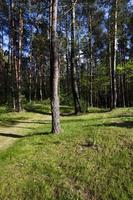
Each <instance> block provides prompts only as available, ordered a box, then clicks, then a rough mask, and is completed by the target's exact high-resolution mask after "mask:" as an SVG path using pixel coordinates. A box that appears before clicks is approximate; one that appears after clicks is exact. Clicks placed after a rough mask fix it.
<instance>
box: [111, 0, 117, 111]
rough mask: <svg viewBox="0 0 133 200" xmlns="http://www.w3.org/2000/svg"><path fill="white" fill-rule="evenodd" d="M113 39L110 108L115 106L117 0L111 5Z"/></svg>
mask: <svg viewBox="0 0 133 200" xmlns="http://www.w3.org/2000/svg"><path fill="white" fill-rule="evenodd" d="M112 14H113V26H114V28H113V33H112V35H113V41H112V52H111V55H112V89H113V105H112V108H116V106H117V83H116V64H117V63H116V52H117V28H118V27H117V26H118V22H117V20H118V0H115V1H114V5H113V13H112Z"/></svg>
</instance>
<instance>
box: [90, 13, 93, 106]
mask: <svg viewBox="0 0 133 200" xmlns="http://www.w3.org/2000/svg"><path fill="white" fill-rule="evenodd" d="M89 67H90V106H91V107H93V53H92V15H91V11H90V14H89Z"/></svg>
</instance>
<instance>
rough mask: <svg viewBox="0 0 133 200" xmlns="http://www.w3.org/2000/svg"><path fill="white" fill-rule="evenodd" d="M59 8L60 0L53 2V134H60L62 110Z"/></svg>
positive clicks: (51, 60)
mask: <svg viewBox="0 0 133 200" xmlns="http://www.w3.org/2000/svg"><path fill="white" fill-rule="evenodd" d="M57 8H58V0H51V13H50V15H51V20H50V21H51V38H50V39H51V48H50V65H51V92H52V93H51V111H52V133H56V134H58V133H60V130H61V127H60V110H59V94H58V89H59V62H58V43H57Z"/></svg>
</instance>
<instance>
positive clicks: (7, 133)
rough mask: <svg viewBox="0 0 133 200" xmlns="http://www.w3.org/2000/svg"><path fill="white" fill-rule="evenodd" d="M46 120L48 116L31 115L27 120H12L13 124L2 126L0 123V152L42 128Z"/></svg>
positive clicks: (48, 118)
mask: <svg viewBox="0 0 133 200" xmlns="http://www.w3.org/2000/svg"><path fill="white" fill-rule="evenodd" d="M46 120H50V116H46V115H41V114H33V116H32V117H31V118H29V119H28V120H17V121H15V120H14V121H13V122H15V123H11V124H8V123H7V124H6V123H5V122H4V124H3V123H2V122H1V121H0V151H1V150H4V149H7V148H8V147H9V146H10V145H12V144H13V143H14V142H15V141H16V140H18V139H19V138H21V137H23V136H24V135H27V134H32V131H35V129H37V128H39V127H41V126H43V122H44V123H45V121H46ZM40 122H41V123H40Z"/></svg>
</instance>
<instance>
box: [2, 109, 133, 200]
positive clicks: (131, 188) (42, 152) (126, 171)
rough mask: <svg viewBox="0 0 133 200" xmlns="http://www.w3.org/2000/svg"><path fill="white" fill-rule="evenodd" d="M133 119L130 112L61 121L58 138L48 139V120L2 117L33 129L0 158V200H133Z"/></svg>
mask: <svg viewBox="0 0 133 200" xmlns="http://www.w3.org/2000/svg"><path fill="white" fill-rule="evenodd" d="M43 111H44V112H45V110H43ZM132 114H133V109H131V108H130V109H128V108H126V109H117V110H114V111H112V112H103V111H102V112H100V111H98V113H89V114H85V115H81V116H67V117H62V119H61V121H62V133H61V134H60V135H52V134H50V130H51V124H50V122H51V121H50V117H49V116H47V115H41V114H37V113H35V112H34V113H27V112H23V113H20V114H17V113H16V114H15V115H14V116H13V118H12V117H11V116H12V114H11V113H10V115H8V117H7V118H8V119H7V118H6V114H3V115H4V116H3V119H6V120H9V121H10V120H11V119H13V120H14V121H17V122H18V123H19V122H21V123H22V122H24V123H25V126H26V122H27V123H28V122H30V123H29V124H30V125H29V126H28V127H29V128H31V129H27V130H26V129H24V128H20V130H19V131H20V132H21V135H24V137H21V138H20V139H18V140H17V141H16V143H15V144H13V145H12V146H11V147H10V148H8V149H7V150H4V151H1V152H0V199H2V200H3V199H13V200H24V199H26V200H31V199H33V200H40V199H42V200H45V199H46V200H56V199H57V200H77V199H78V200H89V199H91V200H94V199H96V200H115V199H116V200H130V199H131V200H132V197H133V118H132ZM22 118H23V119H22ZM1 119H2V117H1ZM6 120H5V121H4V123H5V122H6ZM10 125H13V126H16V124H10ZM23 131H24V134H23Z"/></svg>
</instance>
